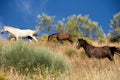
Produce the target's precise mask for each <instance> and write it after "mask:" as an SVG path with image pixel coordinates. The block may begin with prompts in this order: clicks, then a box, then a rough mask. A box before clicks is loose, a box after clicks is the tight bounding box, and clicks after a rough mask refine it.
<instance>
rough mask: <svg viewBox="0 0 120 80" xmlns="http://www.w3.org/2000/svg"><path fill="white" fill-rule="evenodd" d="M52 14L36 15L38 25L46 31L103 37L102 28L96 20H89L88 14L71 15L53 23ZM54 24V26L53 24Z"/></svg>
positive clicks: (77, 35)
mask: <svg viewBox="0 0 120 80" xmlns="http://www.w3.org/2000/svg"><path fill="white" fill-rule="evenodd" d="M54 18H55V17H53V16H48V15H45V14H42V15H40V16H38V21H39V23H38V26H39V27H42V28H43V29H46V32H52V31H51V30H52V29H54V30H55V31H56V32H59V33H70V34H71V35H72V36H73V37H74V38H79V37H88V38H94V39H102V38H104V37H105V34H104V32H103V29H102V27H101V26H99V25H98V23H97V22H94V21H91V19H89V16H88V15H86V16H81V15H72V16H68V17H67V18H63V19H62V20H59V21H58V22H57V23H56V24H53V23H54ZM54 25H55V26H54Z"/></svg>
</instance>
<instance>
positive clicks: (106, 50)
mask: <svg viewBox="0 0 120 80" xmlns="http://www.w3.org/2000/svg"><path fill="white" fill-rule="evenodd" d="M4 32H9V33H10V34H12V35H13V38H15V39H16V40H17V41H18V39H19V38H28V39H29V41H31V40H35V41H36V42H38V40H37V38H36V36H37V34H38V32H39V28H37V29H36V30H30V29H27V30H21V29H19V28H14V27H11V26H4V27H3V28H2V30H1V34H3V33H4ZM53 38H56V39H57V40H58V41H59V42H60V43H62V44H63V40H68V41H69V42H70V43H71V44H72V43H73V40H72V36H71V35H70V34H67V33H55V34H52V35H49V36H48V41H50V40H52V39H53ZM81 47H83V49H84V50H85V54H86V55H87V56H88V57H89V58H98V59H101V58H108V59H109V60H110V61H114V59H113V56H114V54H117V53H119V54H120V48H118V47H115V46H112V47H111V46H102V47H96V46H93V45H91V44H89V43H88V42H87V41H86V40H84V39H78V41H77V46H76V48H77V49H79V48H81Z"/></svg>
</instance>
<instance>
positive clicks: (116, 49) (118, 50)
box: [110, 47, 120, 55]
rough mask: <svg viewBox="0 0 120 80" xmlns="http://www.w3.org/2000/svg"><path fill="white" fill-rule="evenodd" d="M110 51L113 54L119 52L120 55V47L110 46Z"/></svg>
mask: <svg viewBox="0 0 120 80" xmlns="http://www.w3.org/2000/svg"><path fill="white" fill-rule="evenodd" d="M110 51H111V53H112V54H113V55H114V54H117V53H118V54H119V55H120V48H118V47H110Z"/></svg>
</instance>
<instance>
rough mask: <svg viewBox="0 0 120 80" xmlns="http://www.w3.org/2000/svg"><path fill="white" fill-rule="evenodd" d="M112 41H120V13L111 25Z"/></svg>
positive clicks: (114, 17) (115, 16)
mask: <svg viewBox="0 0 120 80" xmlns="http://www.w3.org/2000/svg"><path fill="white" fill-rule="evenodd" d="M110 26H111V31H110V41H112V42H118V41H120V12H119V13H117V14H115V15H114V16H113V19H112V20H111V23H110Z"/></svg>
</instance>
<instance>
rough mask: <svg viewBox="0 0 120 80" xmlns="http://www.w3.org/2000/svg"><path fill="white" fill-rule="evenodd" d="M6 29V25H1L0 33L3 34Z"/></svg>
mask: <svg viewBox="0 0 120 80" xmlns="http://www.w3.org/2000/svg"><path fill="white" fill-rule="evenodd" d="M6 31H7V26H3V28H2V30H1V34H3V33H4V32H6Z"/></svg>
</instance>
